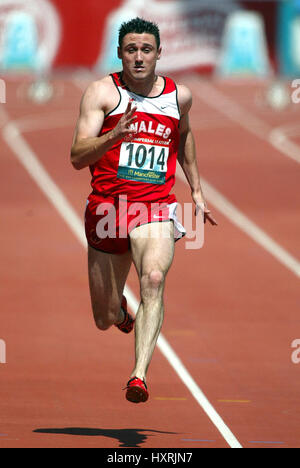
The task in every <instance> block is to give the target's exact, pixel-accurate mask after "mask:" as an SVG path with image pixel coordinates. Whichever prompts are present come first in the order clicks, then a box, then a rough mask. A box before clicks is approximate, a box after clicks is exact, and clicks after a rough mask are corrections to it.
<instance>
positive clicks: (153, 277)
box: [141, 269, 165, 299]
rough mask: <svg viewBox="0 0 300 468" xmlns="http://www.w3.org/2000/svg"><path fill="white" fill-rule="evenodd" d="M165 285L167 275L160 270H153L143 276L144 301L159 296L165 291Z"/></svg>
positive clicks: (142, 290) (142, 292) (142, 291)
mask: <svg viewBox="0 0 300 468" xmlns="http://www.w3.org/2000/svg"><path fill="white" fill-rule="evenodd" d="M164 283H165V275H164V273H163V272H162V271H161V270H159V269H152V270H150V271H149V272H148V273H146V274H143V276H142V278H141V295H142V299H147V298H149V297H153V296H157V295H158V293H159V292H160V291H161V290H162V289H163V286H164Z"/></svg>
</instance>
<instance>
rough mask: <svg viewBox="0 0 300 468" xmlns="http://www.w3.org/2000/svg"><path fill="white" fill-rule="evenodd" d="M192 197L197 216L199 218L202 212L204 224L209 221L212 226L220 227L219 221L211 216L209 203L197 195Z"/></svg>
mask: <svg viewBox="0 0 300 468" xmlns="http://www.w3.org/2000/svg"><path fill="white" fill-rule="evenodd" d="M192 196H193V200H194V202H195V205H196V208H195V216H198V214H199V212H201V213H202V216H203V219H204V223H206V221H207V220H208V221H209V222H210V224H212V225H213V226H218V223H217V221H216V220H215V219H214V218H213V216H212V215H211V212H210V210H209V209H208V207H207V203H206V201H205V200H203V198H202V196H201V197H198V196H196V195H192Z"/></svg>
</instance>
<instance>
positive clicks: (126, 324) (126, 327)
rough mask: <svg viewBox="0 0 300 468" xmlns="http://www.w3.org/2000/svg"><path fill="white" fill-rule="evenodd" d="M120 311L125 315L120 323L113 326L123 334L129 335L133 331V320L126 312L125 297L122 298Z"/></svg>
mask: <svg viewBox="0 0 300 468" xmlns="http://www.w3.org/2000/svg"><path fill="white" fill-rule="evenodd" d="M121 309H122V310H123V312H124V315H125V318H124V321H123V322H122V323H118V324H115V326H116V327H117V328H118V329H119V330H121V332H123V333H130V332H131V331H132V330H133V327H134V323H135V319H134V318H133V317H132V316H131V315H130V314H129V312H128V311H127V300H126V297H125V296H123V298H122V304H121Z"/></svg>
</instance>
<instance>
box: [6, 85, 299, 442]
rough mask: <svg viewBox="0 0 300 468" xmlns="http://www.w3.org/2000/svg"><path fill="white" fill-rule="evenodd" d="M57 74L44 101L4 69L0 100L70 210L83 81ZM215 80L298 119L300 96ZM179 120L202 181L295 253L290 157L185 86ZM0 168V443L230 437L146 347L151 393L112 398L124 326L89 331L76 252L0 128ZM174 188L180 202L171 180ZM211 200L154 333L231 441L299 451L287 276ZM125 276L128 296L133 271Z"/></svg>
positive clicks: (78, 195) (178, 259)
mask: <svg viewBox="0 0 300 468" xmlns="http://www.w3.org/2000/svg"><path fill="white" fill-rule="evenodd" d="M184 81H185V83H187V84H189V85H190V87H191V88H192V90H193V91H194V92H195V90H196V89H197V87H198V85H199V89H200V88H201V83H200V82H199V83H197V82H195V80H194V79H192V78H190V79H189V78H185V79H184ZM55 86H56V90H57V92H58V95H57V96H56V98H55V99H54V100H53V101H51V102H50V103H48V104H47V105H34V104H32V102H30V101H29V100H28V99H27V98H26V93H25V90H26V84H23V85H21V84H20V83H18V82H16V81H9V82H8V83H7V104H6V105H4V104H1V111H3V110H4V111H5V112H6V113H7V115H8V116H9V119H11V120H15V121H17V123H16V125H17V126H18V125H19V126H20V122H23V123H24V120H23V119H26V122H27V125H28V126H27V128H26V132H25V131H24V133H23V137H24V138H25V140H26V142H27V143H28V144H29V146H30V148H31V149H32V150H33V151H34V153H35V154H36V155H37V156H38V158H39V160H40V161H41V162H42V164H43V165H44V167H45V168H46V170H47V171H48V173H49V174H50V176H51V177H52V178H53V180H54V181H55V182H56V184H57V185H58V186H59V187H60V189H61V190H62V191H63V192H64V194H65V196H66V197H67V199H68V200H69V202H70V203H71V204H72V206H73V208H74V209H75V211H76V212H77V214H78V215H79V216H81V217H83V211H84V207H85V198H86V197H87V195H88V194H89V173H88V171H83V172H75V171H73V170H72V168H71V166H70V163H69V149H70V144H71V140H72V134H73V128H74V124H75V121H76V118H77V113H78V105H79V100H80V96H81V92H80V90H79V88H78V86H76V84H75V83H73V82H72V80H70V79H66V80H62V79H60V80H56V82H55ZM212 86H213V89H218V90H220V91H221V92H222V93H223V94H225V95H226V96H227V97H228V96H229V97H231V99H233V101H234V102H236V103H237V104H238V105H241V106H242V107H243V108H245V109H247V111H248V112H251V113H252V114H253V115H255V116H256V117H259V118H260V119H262V120H263V121H264V122H265V123H266V124H268V125H269V126H270V127H271V128H273V127H277V126H282V125H286V124H293V125H294V122H295V121H296V119H299V114H300V105H299V106H298V107H297V106H296V105H293V106H291V107H290V108H289V109H287V110H284V111H282V112H276V111H272V110H271V109H269V108H267V107H266V106H263V105H259V104H257V103H255V97H257V96H260V95H261V93H262V90H264V89H265V87H266V84H265V83H259V84H258V83H252V84H249V83H247V84H246V85H245V86H242V85H240V84H238V85H237V84H235V85H233V84H232V83H223V84H222V83H214V84H213V85H212ZM1 115H2V114H1ZM28 122H29V123H28ZM192 123H193V126H194V133H195V137H196V141H197V148H198V158H199V166H200V172H201V174H202V176H203V178H204V179H205V180H206V181H208V182H209V183H210V184H212V185H213V187H215V188H216V189H217V190H218V191H219V192H221V193H222V194H223V195H224V196H225V197H226V198H227V199H229V200H230V201H231V202H232V203H233V204H234V205H235V206H236V207H237V208H238V209H239V210H240V211H242V212H243V213H244V214H245V215H246V216H248V217H249V218H250V219H251V220H252V221H253V222H255V223H256V224H257V225H258V226H259V227H260V228H262V229H263V230H264V231H265V232H266V233H267V234H268V235H269V236H271V237H272V238H273V239H274V240H275V241H276V242H277V243H278V244H280V245H281V246H282V247H283V248H284V249H285V250H287V251H289V252H290V254H292V255H293V256H294V257H297V255H298V254H299V238H300V232H299V231H300V223H299V165H298V163H297V162H296V161H293V160H291V159H290V158H288V157H286V156H284V154H282V153H281V152H279V151H277V150H276V149H275V148H274V147H272V146H271V145H270V143H269V142H268V141H263V140H262V139H260V138H258V137H257V136H255V135H254V134H253V133H251V132H250V131H247V130H246V128H245V127H242V126H241V125H239V124H238V123H237V122H234V121H233V120H231V119H230V118H227V117H225V115H224V114H223V113H222V109H220V111H219V110H218V109H217V108H215V107H213V106H209V105H208V104H207V103H205V102H203V101H201V100H200V98H199V96H196V95H195V97H194V107H193V112H192ZM4 124H5V122H4V121H3V122H2V130H3V128H4V126H3V125H4ZM292 139H293V142H295V143H297V142H298V143H299V141H300V132H299V133H298V135H297V134H296V135H294V136H293V138H292ZM299 151H300V148H299ZM0 170H1V184H0V207H1V246H0V249H1V259H2V261H1V266H0V272H1V319H0V339H2V340H5V343H6V353H7V362H6V364H0V379H1V385H0V412H1V425H0V446H1V447H111V448H117V447H141V448H144V447H155V448H159V447H173V448H174V447H176V448H181V447H211V448H213V447H228V446H229V445H228V444H227V442H226V441H225V440H224V438H223V437H222V435H221V433H220V432H219V431H218V429H217V428H216V427H215V425H214V424H213V423H212V422H211V421H210V420H209V418H208V417H207V415H206V414H205V413H204V411H203V410H202V408H201V407H200V406H199V404H198V403H197V401H196V400H195V399H194V397H193V396H192V394H191V393H190V392H189V391H188V389H187V388H186V386H184V384H183V383H182V382H181V380H179V378H178V376H177V375H176V373H175V372H174V371H173V369H172V368H171V367H170V365H169V364H168V362H167V361H166V359H165V358H164V356H163V355H162V354H161V352H160V351H159V350H158V349H157V350H156V352H155V354H154V359H153V362H152V364H151V368H150V371H149V380H148V382H149V387H150V392H151V393H150V400H149V402H148V403H146V404H145V405H140V406H139V405H138V406H134V405H132V404H130V403H128V402H127V401H126V400H125V398H124V392H122V387H124V385H125V384H126V381H127V379H128V376H129V373H130V372H131V370H132V367H133V359H134V348H133V344H134V342H133V336H123V335H122V334H120V332H119V331H118V330H116V329H114V330H110V331H109V332H106V333H101V332H99V331H98V330H97V329H96V327H95V325H94V323H93V320H92V313H91V310H90V303H89V293H88V282H87V266H86V252H85V250H84V248H83V247H82V245H81V244H80V243H79V242H78V239H77V238H76V237H75V236H74V234H73V233H72V232H71V230H70V228H69V227H68V225H67V224H66V222H65V221H64V220H63V219H62V217H61V216H60V215H59V214H58V213H57V211H56V210H55V208H54V207H53V206H52V205H51V204H50V202H49V201H48V199H47V198H46V197H45V195H44V194H43V193H42V192H41V190H40V189H39V188H38V186H37V185H36V183H35V182H34V181H33V180H32V179H31V178H30V176H29V174H28V173H27V172H26V171H25V169H24V167H23V166H22V165H21V164H20V162H19V161H18V160H17V159H16V157H15V154H14V153H13V151H12V149H11V147H9V146H8V145H7V143H6V142H5V141H4V140H3V138H2V131H1V158H0ZM175 192H176V194H177V197H178V200H179V201H180V202H181V203H183V202H189V201H190V193H189V188H188V186H187V185H186V184H185V183H184V182H183V181H181V180H179V179H178V180H177V183H176V187H175ZM210 207H211V209H212V211H213V213H214V215H215V217H216V218H217V220H218V222H219V226H218V227H217V228H212V227H211V226H210V225H208V226H206V228H205V244H204V248H202V249H201V250H187V249H186V248H185V246H186V244H185V240H183V241H180V242H179V243H177V245H176V256H175V261H174V265H173V267H172V269H171V270H170V272H169V276H168V282H167V288H166V318H165V322H164V326H163V330H162V333H163V335H164V336H165V338H166V339H167V340H168V342H169V343H170V345H171V346H172V347H173V349H174V350H175V352H176V353H177V354H178V356H179V357H180V358H181V360H182V362H183V363H184V365H185V366H186V368H187V369H188V371H189V372H190V374H191V375H192V376H193V378H194V379H195V381H196V382H197V384H198V385H199V387H200V388H201V389H202V390H203V392H204V394H205V395H206V396H207V398H208V399H209V401H210V402H211V404H212V405H213V406H214V408H215V409H216V410H217V412H218V413H219V415H220V416H221V417H222V419H223V420H224V421H225V423H226V424H227V425H228V427H229V428H230V430H231V431H232V433H233V434H234V435H235V437H236V438H237V439H238V441H239V442H240V443H241V445H242V446H243V447H284V448H287V447H300V429H299V427H300V410H299V408H300V405H299V403H300V401H299V395H300V379H299V375H300V364H298V365H297V364H294V363H293V362H292V360H291V355H292V352H293V349H292V348H291V343H292V341H293V340H295V339H297V338H298V339H300V329H299V323H300V320H299V277H297V276H296V274H295V273H293V272H292V271H290V270H289V269H287V268H286V267H285V266H284V265H283V264H281V263H280V262H279V261H278V260H277V259H276V258H274V257H273V256H271V255H270V254H269V253H268V252H267V251H266V250H264V249H263V248H262V247H261V246H260V245H258V244H257V243H256V242H255V241H254V240H253V239H251V238H250V237H249V236H248V235H247V234H246V233H244V232H242V231H241V230H240V229H238V228H237V227H236V226H235V225H233V224H232V222H231V221H230V219H229V218H228V217H227V216H226V213H221V212H219V211H218V209H216V208H215V207H214V206H213V201H212V200H211V201H210ZM128 285H129V287H130V288H131V290H132V291H133V292H134V293H135V295H136V297H138V283H137V278H136V273H135V271H134V269H133V268H132V270H131V273H130V277H129V280H128Z"/></svg>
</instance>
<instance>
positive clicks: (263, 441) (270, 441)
mask: <svg viewBox="0 0 300 468" xmlns="http://www.w3.org/2000/svg"><path fill="white" fill-rule="evenodd" d="M249 443H250V444H281V445H284V444H285V442H276V441H275V442H273V441H272V440H249Z"/></svg>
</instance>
